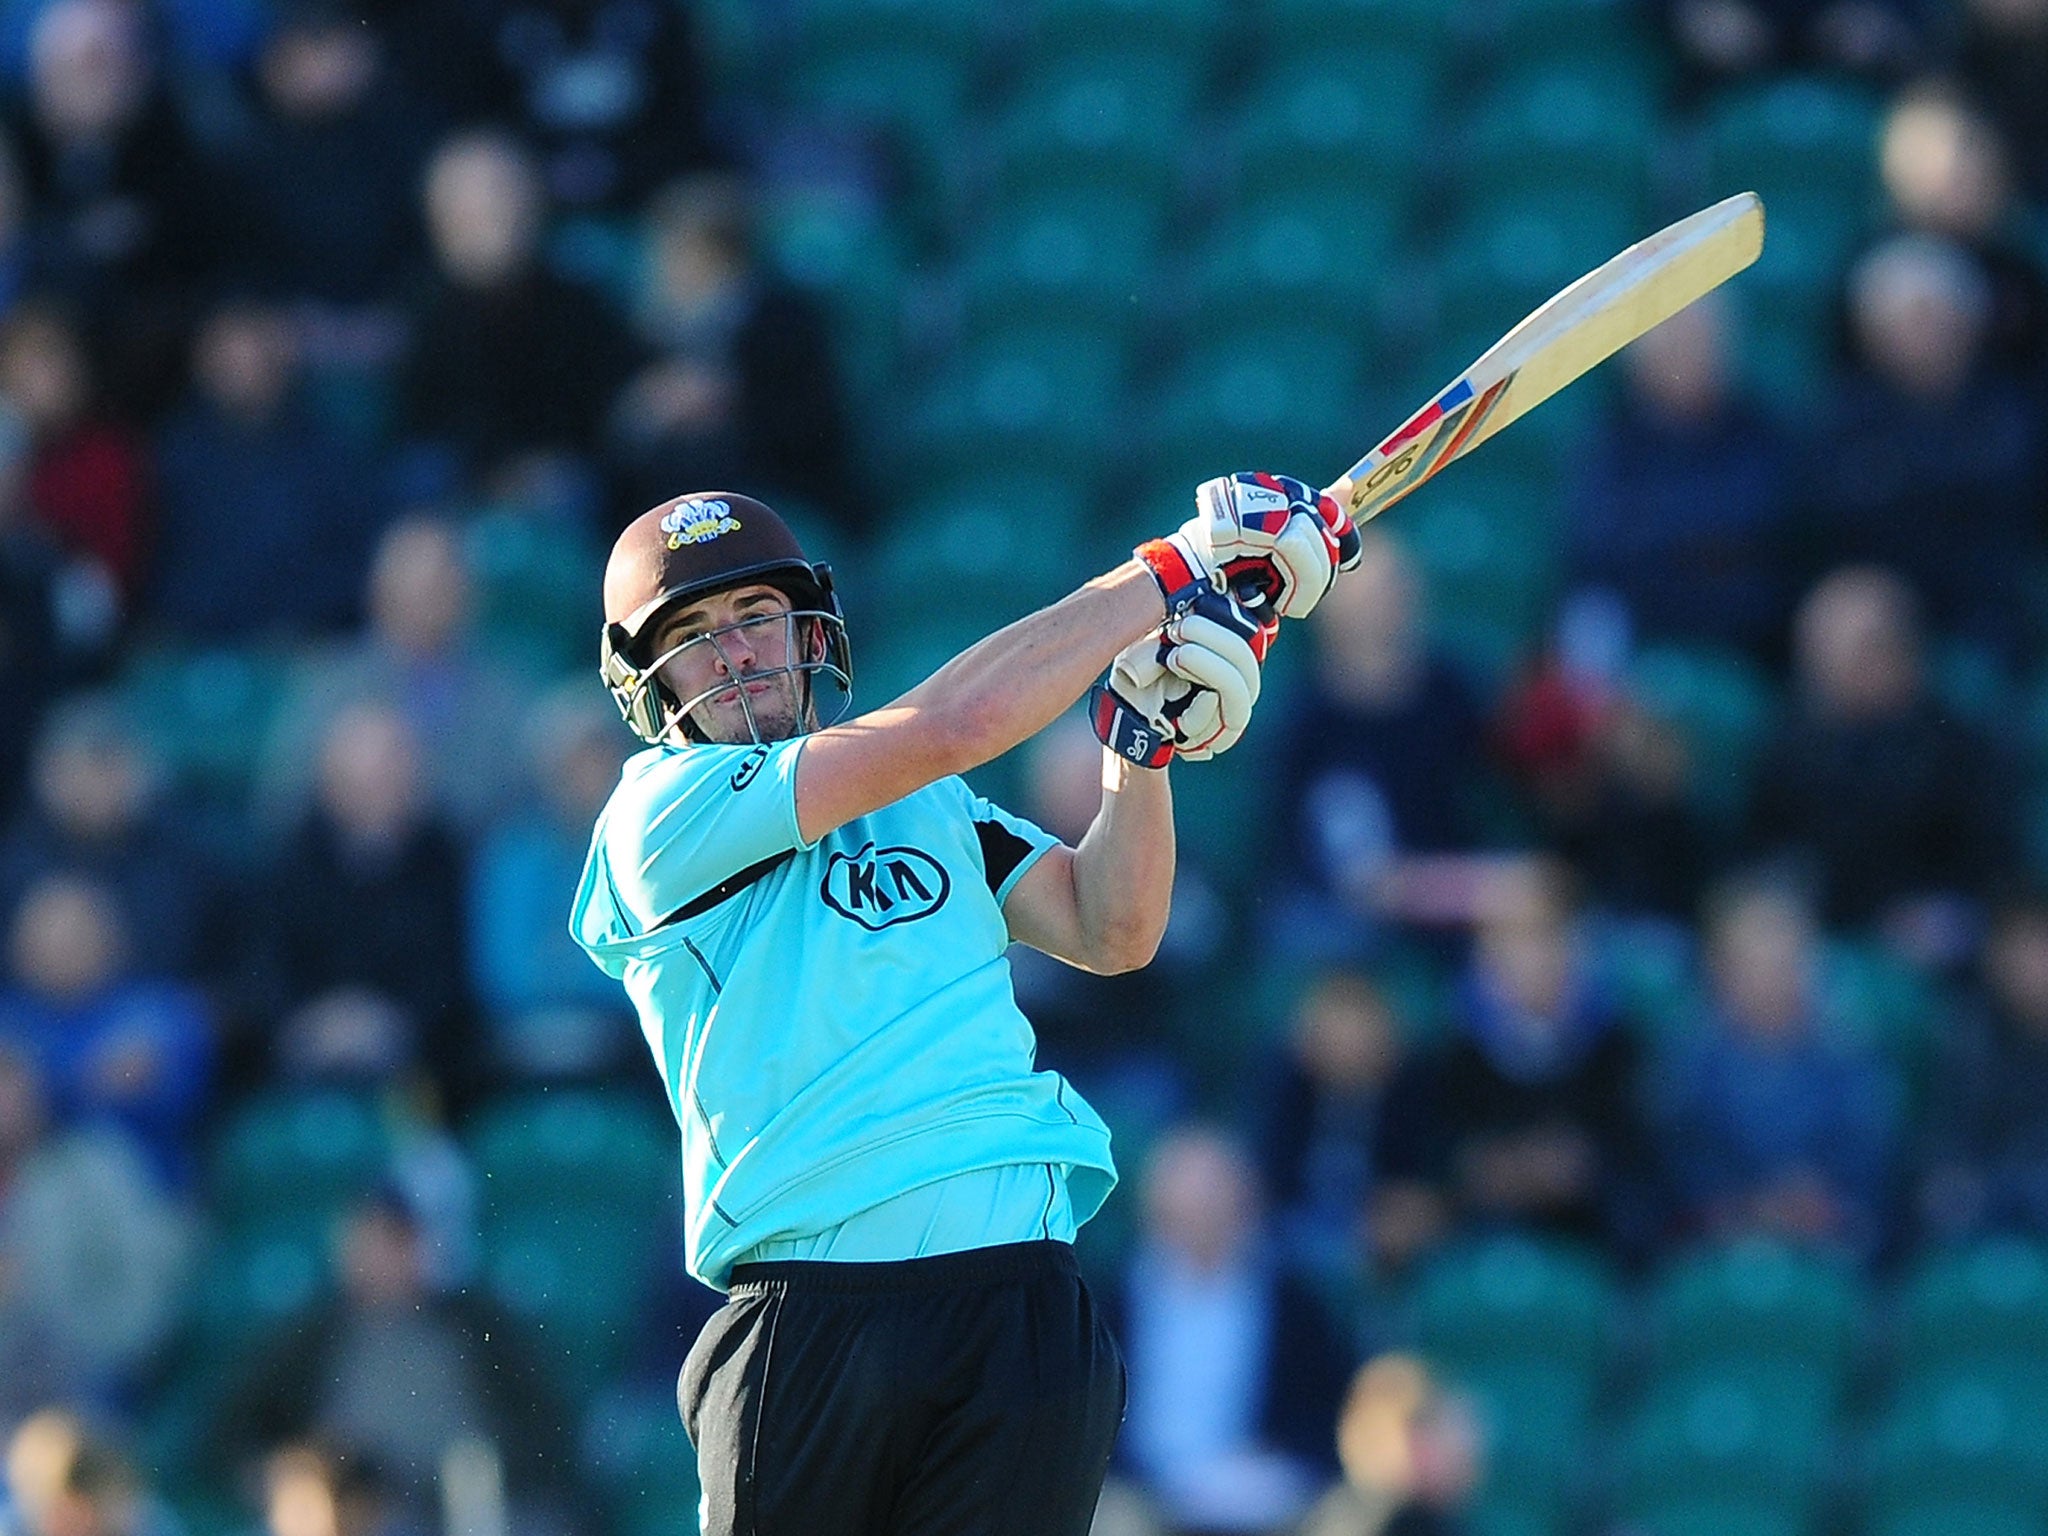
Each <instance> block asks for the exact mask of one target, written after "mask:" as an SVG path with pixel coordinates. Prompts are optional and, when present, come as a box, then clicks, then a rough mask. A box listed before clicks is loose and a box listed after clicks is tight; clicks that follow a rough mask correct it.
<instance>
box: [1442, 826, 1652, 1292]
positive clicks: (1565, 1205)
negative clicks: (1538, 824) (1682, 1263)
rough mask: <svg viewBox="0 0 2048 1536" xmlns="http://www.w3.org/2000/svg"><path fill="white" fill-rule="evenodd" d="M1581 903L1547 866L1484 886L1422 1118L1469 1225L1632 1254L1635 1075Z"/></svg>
mask: <svg viewBox="0 0 2048 1536" xmlns="http://www.w3.org/2000/svg"><path fill="white" fill-rule="evenodd" d="M1580 901H1581V896H1580V890H1579V886H1578V882H1577V879H1576V877H1575V875H1574V874H1573V872H1572V871H1571V869H1570V868H1569V867H1568V866H1566V865H1564V864H1562V863H1561V862H1559V861H1557V860H1555V859H1551V858H1537V859H1532V860H1529V861H1527V862H1525V863H1523V864H1521V865H1518V866H1514V867H1511V868H1509V869H1507V870H1505V871H1504V872H1503V873H1502V874H1501V875H1500V876H1499V877H1498V878H1497V879H1495V880H1494V881H1493V882H1491V884H1490V887H1489V888H1488V889H1487V890H1486V892H1485V893H1484V895H1483V896H1482V899H1481V902H1480V907H1479V916H1478V926H1477V931H1476V932H1475V934H1474V936H1473V947H1472V957H1471V961H1470V964H1469V967H1468V969H1467V971H1466V974H1465V977H1464V979H1463V982H1462V984H1461V985H1460V987H1459V991H1458V997H1457V1004H1456V1009H1457V1032H1456V1034H1455V1036H1454V1037H1453V1038H1452V1040H1451V1041H1450V1042H1449V1044H1448V1045H1447V1046H1446V1047H1445V1048H1444V1049H1443V1052H1442V1055H1441V1056H1440V1058H1439V1059H1438V1061H1437V1063H1436V1068H1435V1072H1434V1074H1433V1075H1434V1092H1433V1103H1432V1105H1431V1107H1430V1111H1429V1114H1430V1119H1431V1121H1433V1123H1435V1124H1436V1125H1437V1127H1438V1135H1439V1136H1440V1138H1441V1150H1440V1154H1439V1155H1440V1158H1441V1164H1440V1166H1441V1178H1442V1180H1443V1183H1444V1187H1445V1188H1446V1189H1447V1190H1448V1191H1449V1193H1450V1194H1451V1196H1452V1197H1453V1199H1454V1200H1455V1202H1456V1206H1457V1208H1458V1211H1459V1214H1460V1216H1461V1217H1462V1218H1463V1219H1464V1220H1465V1221H1467V1222H1470V1223H1476V1224H1478V1225H1481V1226H1495V1225H1504V1226H1509V1227H1516V1228H1533V1229H1536V1230H1538V1231H1545V1232H1553V1233H1559V1234H1563V1235H1567V1236H1572V1237H1578V1238H1582V1239H1585V1240H1588V1241H1591V1242H1601V1243H1606V1244H1610V1245H1612V1246H1613V1247H1614V1248H1616V1249H1617V1250H1620V1251H1623V1252H1634V1251H1640V1248H1641V1246H1642V1244H1643V1243H1644V1242H1645V1241H1646V1240H1647V1239H1648V1237H1649V1235H1650V1234H1649V1233H1648V1232H1646V1231H1645V1230H1644V1228H1645V1223H1646V1210H1645V1194H1646V1192H1645V1190H1644V1189H1643V1188H1642V1187H1641V1184H1640V1175H1639V1170H1640V1169H1641V1168H1642V1166H1643V1155H1642V1153H1643V1141H1642V1128H1641V1125H1640V1122H1639V1120H1638V1118H1637V1116H1636V1113H1635V1109H1634V1105H1635V1094H1636V1089H1637V1078H1638V1062H1637V1057H1636V1049H1635V1045H1634V1037H1633V1035H1632V1033H1631V1032H1630V1031H1629V1030H1628V1029H1627V1028H1626V1027H1625V1021H1624V1020H1623V1018H1622V1016H1621V1014H1620V1011H1619V1008H1618V1006H1617V1004H1616V1002H1615V1000H1614V999H1613V998H1612V997H1611V996H1610V995H1609V994H1608V991H1607V988H1606V985H1605V983H1604V981H1603V978H1602V977H1601V975H1600V972H1599V968H1598V966H1597V965H1596V963H1595V957H1594V955H1593V953H1592V933H1591V929H1590V926H1589V924H1588V922H1587V920H1586V918H1585V915H1584V914H1583V912H1582V910H1581V907H1580ZM1418 1113H1419V1111H1418Z"/></svg>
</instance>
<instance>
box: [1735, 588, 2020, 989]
mask: <svg viewBox="0 0 2048 1536" xmlns="http://www.w3.org/2000/svg"><path fill="white" fill-rule="evenodd" d="M1794 645H1795V653H1796V654H1795V661H1796V665H1797V679H1796V683H1797V686H1796V693H1795V698H1794V701H1793V705H1792V708H1791V711H1790V712H1789V714H1788V716H1787V717H1786V719H1785V720H1784V721H1783V722H1782V723H1781V724H1780V725H1779V727H1778V728H1777V729H1776V731H1775V732H1774V733H1773V735H1772V736H1771V738H1770V739H1769V740H1768V741H1767V742H1766V743H1765V745H1764V748H1763V751H1762V754H1761V758H1760V761H1759V763H1758V767H1757V773H1756V776H1755V795H1754V798H1753V800H1752V803H1751V806H1750V810H1749V840H1750V845H1751V848H1752V850H1753V851H1754V853H1755V854H1756V855H1757V856H1758V857H1760V858H1768V859H1784V858H1788V857H1789V858H1792V859H1795V860H1797V861H1799V862H1800V863H1802V864H1803V865H1804V866H1805V869H1806V872H1807V874H1808V875H1809V876H1810V878H1812V879H1813V880H1814V881H1815V882H1817V887H1818V892H1819V896H1820V901H1821V908H1822V911H1823V913H1824V914H1825V916H1826V917H1827V919H1828V921H1829V922H1830V923H1832V924H1849V925H1860V924H1868V923H1873V922H1877V923H1881V924H1882V925H1883V926H1884V927H1885V929H1886V931H1887V933H1888V935H1889V936H1890V937H1891V938H1892V939H1893V941H1894V942H1896V943H1898V944H1900V945H1901V946H1902V947H1903V948H1905V949H1906V950H1907V951H1908V952H1909V953H1918V954H1925V955H1927V956H1928V957H1930V958H1937V959H1938V958H1943V957H1944V956H1945V955H1946V954H1947V953H1948V952H1949V951H1950V950H1951V949H1952V948H1953V941H1952V940H1951V939H1950V938H1947V937H1945V935H1948V934H1950V933H1952V932H1953V931H1954V930H1956V929H1957V928H1958V927H1959V926H1960V924H1959V921H1958V917H1957V909H1958V906H1959V904H1960V903H1962V902H1964V901H1965V900H1966V899H1967V898H1971V897H1979V896H1981V895H1982V894H1983V893H1984V892H1985V891H1986V890H1987V889H1989V887H1990V886H1991V884H1992V883H1993V882H1994V881H1995V880H1996V879H1997V877H1998V876H1999V875H2000V873H2001V871H2002V870H2004V868H2005V867H2006V865H2007V863H2008V861H2009V859H2010V857H2011V852H2010V849H2011V844H2010V839H2009V835H2008V827H2007V818H2008V816H2009V814H2010V810H2009V807H2010V805H2011V803H2012V797H2011V795H2010V792H2009V790H2008V788H2007V786H2006V783H2005V769H2004V768H2003V766H2002V765H2001V762H2000V760H1999V759H1998V758H1997V757H1996V756H1995V755H1994V754H1993V753H1992V751H1991V749H1990V747H1989V746H1988V745H1987V744H1986V743H1985V742H1984V741H1982V740H1981V739H1979V738H1978V737H1977V736H1976V735H1975V734H1974V733H1973V732H1972V731H1971V730H1970V729H1969V727H1968V726H1967V725H1966V724H1965V723H1964V722H1963V721H1961V720H1958V719H1956V718H1954V716H1953V715H1952V714H1951V713H1950V712H1948V711H1945V710H1943V709H1942V708H1941V707H1940V706H1939V705H1938V704H1937V703H1936V702H1935V700H1934V699H1933V698H1931V697H1930V696H1929V693H1928V689H1927V681H1926V676H1925V671H1924V667H1923V663H1922V658H1921V638H1920V626H1919V620H1918V615H1917V611H1916V605H1915V603H1914V601H1913V594H1912V592H1911V590H1910V589H1909V588H1908V587H1907V586H1906V585H1905V583H1903V582H1902V581H1900V580H1899V579H1898V578H1897V577H1896V576H1893V575H1891V574H1890V573H1888V572H1886V571H1882V570H1878V569H1874V568H1872V567H1869V566H1852V567H1848V568H1846V569H1843V570H1838V571H1836V572H1834V573H1833V574H1831V575H1830V576H1828V577H1827V578H1826V579H1825V580H1823V581H1822V582H1820V584H1819V585H1817V586H1816V587H1815V588H1814V589H1813V590H1812V591H1811V592H1810V593H1808V594H1807V596H1806V598H1805V600H1804V602H1802V603H1801V605H1800V609H1799V614H1798V619H1797V624H1796V630H1795V638H1794ZM1879 829H1882V831H1881V834H1880V832H1879Z"/></svg>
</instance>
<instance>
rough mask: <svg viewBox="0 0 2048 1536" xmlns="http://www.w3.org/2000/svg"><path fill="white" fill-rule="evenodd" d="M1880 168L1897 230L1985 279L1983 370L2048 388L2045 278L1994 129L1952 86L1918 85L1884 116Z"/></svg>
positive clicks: (2008, 152)
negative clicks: (1952, 252)
mask: <svg viewBox="0 0 2048 1536" xmlns="http://www.w3.org/2000/svg"><path fill="white" fill-rule="evenodd" d="M2044 78H2048V77H2044ZM1879 164H1880V166H1881V168H1882V170H1883V174H1884V186H1885V191H1886V193H1887V194H1888V195H1889V196H1890V198H1891V204H1892V217H1893V218H1894V220H1896V221H1897V223H1898V224H1899V225H1900V226H1901V227H1902V228H1904V229H1907V230H1915V231H1919V232H1921V233H1923V234H1929V235H1934V236H1937V237H1940V238H1943V239H1948V240H1953V241H1955V242H1956V243H1957V244H1958V245H1959V246H1961V247H1962V248H1963V249H1965V250H1967V251H1968V252H1969V253H1970V255H1971V257H1972V258H1973V259H1974V260H1975V261H1976V263H1977V266H1978V269H1979V270H1980V271H1981V272H1982V273H1983V275H1984V278H1985V280H1986V282H1987V284H1988V285H1989V291H1990V313H1989V315H1988V317H1987V319H1986V321H1985V326H1984V359H1985V363H1986V365H1987V366H1988V367H1991V368H1993V369H1997V370H2000V371H2002V372H2006V373H2009V374H2012V375H2014V376H2016V377H2018V378H2021V379H2024V380H2028V381H2030V382H2031V383H2032V384H2034V385H2035V386H2036V387H2037V388H2038V387H2039V386H2041V385H2044V384H2048V373H2044V369H2048V277H2044V276H2043V274H2042V270H2041V261H2040V258H2039V257H2038V256H2036V255H2035V253H2034V250H2033V247H2032V244H2031V231H2030V230H2029V229H2028V228H2027V219H2028V211H2027V210H2026V209H2025V208H2024V207H2023V206H2022V205H2021V204H2020V202H2019V200H2018V198H2017V196H2016V195H2015V194H2016V190H2017V189H2016V188H2015V186H2014V184H2013V166H2012V152H2011V150H2010V148H2009V147H2008V146H2007V144H2006V141H2005V138H2004V136H2003V135H2002V134H2001V133H2000V132H1999V129H1998V125H1997V124H1996V123H1995V122H1993V121H1992V120H1991V118H1990V117H1988V116H1987V115H1986V114H1985V113H1984V112H1983V110H1982V109H1981V108H1979V107H1978V106H1977V105H1976V104H1975V103H1973V102H1972V101H1970V100H1969V99H1968V98H1966V97H1965V96H1963V95H1962V94H1961V93H1960V92H1958V91H1957V90H1956V88H1955V87H1954V86H1952V85H1946V84H1926V85H1921V86H1919V87H1916V88H1915V89H1913V90H1910V91H1906V92H1904V93H1902V94H1901V95H1900V96H1899V97H1898V99H1897V100H1896V101H1894V102H1893V103H1892V105H1891V108H1890V110H1889V111H1888V112H1887V113H1886V116H1885V124H1884V137H1883V139H1882V140H1881V142H1880V145H1879Z"/></svg>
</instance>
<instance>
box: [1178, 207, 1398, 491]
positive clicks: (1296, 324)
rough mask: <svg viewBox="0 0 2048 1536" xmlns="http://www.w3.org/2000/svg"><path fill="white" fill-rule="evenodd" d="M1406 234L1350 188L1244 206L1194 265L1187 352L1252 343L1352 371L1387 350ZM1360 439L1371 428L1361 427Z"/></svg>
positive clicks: (1184, 332) (1389, 214) (1389, 213)
mask: <svg viewBox="0 0 2048 1536" xmlns="http://www.w3.org/2000/svg"><path fill="white" fill-rule="evenodd" d="M1404 234H1405V230H1404V221H1403V218H1402V215H1401V212H1400V210H1399V209H1398V208H1396V207H1395V206H1394V205H1393V204H1392V203H1390V202H1388V201H1386V200H1384V199H1381V198H1378V197H1376V196H1375V195H1373V193H1371V192H1370V191H1367V190H1364V189H1362V188H1360V187H1358V186H1357V185H1349V186H1346V185H1341V184H1336V183H1332V184H1331V185H1329V186H1327V187H1325V188H1323V189H1322V190H1321V191H1312V190H1308V189H1306V188H1304V187H1302V186H1300V185H1299V184H1297V186H1296V187H1295V188H1293V189H1291V190H1287V191H1276V192H1274V193H1273V194H1272V195H1270V196H1254V197H1250V198H1248V199H1246V200H1245V201H1244V202H1242V203H1240V204H1239V205H1237V206H1236V207H1234V208H1233V209H1232V210H1231V212H1230V213H1229V214H1227V215H1226V216H1225V218H1224V220H1223V222H1222V223H1221V225H1220V227H1219V228H1218V229H1217V231H1216V233H1215V236H1214V237H1213V239H1212V240H1211V242H1210V243H1209V245H1208V246H1207V248H1206V249H1205V250H1204V251H1203V252H1202V254H1201V255H1200V256H1198V257H1197V258H1196V261H1195V264H1194V269H1193V272H1192V274H1191V278H1192V281H1191V289H1192V295H1191V303H1190V304H1189V311H1188V314H1187V315H1186V317H1185V318H1184V320H1182V321H1181V322H1180V323H1179V325H1178V327H1177V329H1178V330H1179V333H1180V335H1181V336H1182V337H1183V338H1184V339H1185V343H1186V345H1187V346H1188V347H1189V348H1190V349H1191V350H1201V349H1209V350H1215V351H1219V352H1220V351H1223V350H1227V349H1229V348H1231V347H1241V346H1245V345H1248V344H1249V343H1250V341H1251V340H1253V339H1256V340H1259V341H1265V342H1278V343H1280V344H1283V345H1285V346H1286V347H1287V348H1288V351H1289V354H1290V355H1291V356H1293V357H1296V358H1298V359H1301V360H1303V362H1304V363H1305V362H1306V361H1307V360H1308V359H1311V358H1314V359H1318V360H1323V359H1327V358H1329V357H1330V356H1331V355H1332V354H1339V355H1341V357H1342V359H1343V365H1344V366H1346V367H1349V368H1356V367H1357V366H1358V364H1359V363H1360V362H1361V361H1367V360H1371V359H1373V357H1374V354H1375V353H1376V352H1380V351H1382V350H1383V348H1384V345H1385V344H1384V342H1382V341H1380V340H1379V338H1380V333H1381V331H1382V329H1383V316H1382V313H1381V307H1382V303H1383V301H1384V298H1385V287H1386V277H1387V273H1388V272H1389V270H1390V269H1391V267H1392V265H1393V262H1394V258H1395V256H1396V253H1397V251H1398V250H1399V248H1400V246H1401V244H1402V241H1403V238H1404ZM1254 333H1263V334H1261V335H1258V336H1256V337H1254ZM1290 338H1291V339H1290ZM1376 343H1377V345H1376ZM1395 409H1398V407H1395ZM1358 430H1359V432H1360V433H1364V432H1367V431H1370V430H1373V428H1372V427H1371V426H1369V425H1368V424H1367V423H1365V422H1363V421H1361V423H1360V424H1359V428H1358ZM1360 451H1362V448H1361V450H1360ZM1354 457H1356V454H1351V455H1347V456H1346V458H1345V463H1347V464H1348V463H1349V462H1351V459H1352V458H1354ZM1339 467H1341V466H1339Z"/></svg>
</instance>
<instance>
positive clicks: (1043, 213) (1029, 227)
mask: <svg viewBox="0 0 2048 1536" xmlns="http://www.w3.org/2000/svg"><path fill="white" fill-rule="evenodd" d="M1165 215H1166V211H1165V208H1164V206H1163V205H1162V204H1161V203H1160V202H1159V201H1158V200H1156V199H1148V198H1145V197H1142V196H1137V195H1133V194H1129V193H1118V192H1115V191H1113V190H1110V189H1107V188H1096V189H1080V190H1071V191H1066V192H1062V193H1055V194H1046V195H1040V196H1037V197H1031V198H1026V199H1024V200H1022V201H1020V202H1016V203H1007V204H1002V205H999V206H997V207H994V208H991V209H989V210H987V211H986V212H985V213H984V214H983V216H982V217H981V218H980V219H978V220H977V221H976V222H975V227H974V229H973V232H972V235H971V237H970V238H971V243H970V244H969V245H968V247H967V249H966V251H965V252H964V254H963V256H962V260H961V272H960V277H961V328H962V331H963V334H964V336H965V338H966V340H967V341H968V343H969V344H972V343H973V342H974V341H976V340H978V339H980V338H982V337H984V336H986V335H987V334H988V333H990V332H992V331H996V330H1001V329H1006V328H1009V327H1014V326H1017V325H1020V324H1044V323H1060V324H1071V325H1081V326H1087V327H1090V328H1092V329H1094V330H1096V331H1097V332H1099V333H1102V334H1103V335H1104V336H1106V337H1112V338H1123V337H1126V336H1128V335H1129V334H1130V333H1131V330H1132V328H1133V326H1134V325H1135V324H1136V322H1137V320H1138V317H1139V314H1140V312H1141V308H1142V305H1143V303H1144V301H1145V300H1146V298H1147V296H1148V295H1149V293H1150V291H1151V290H1152V288H1153V287H1154V285H1155V281H1156V273H1157V269H1158V266H1159V262H1160V248H1161V242H1162V237H1163V235H1164V232H1165V228H1166V216H1165Z"/></svg>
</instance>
